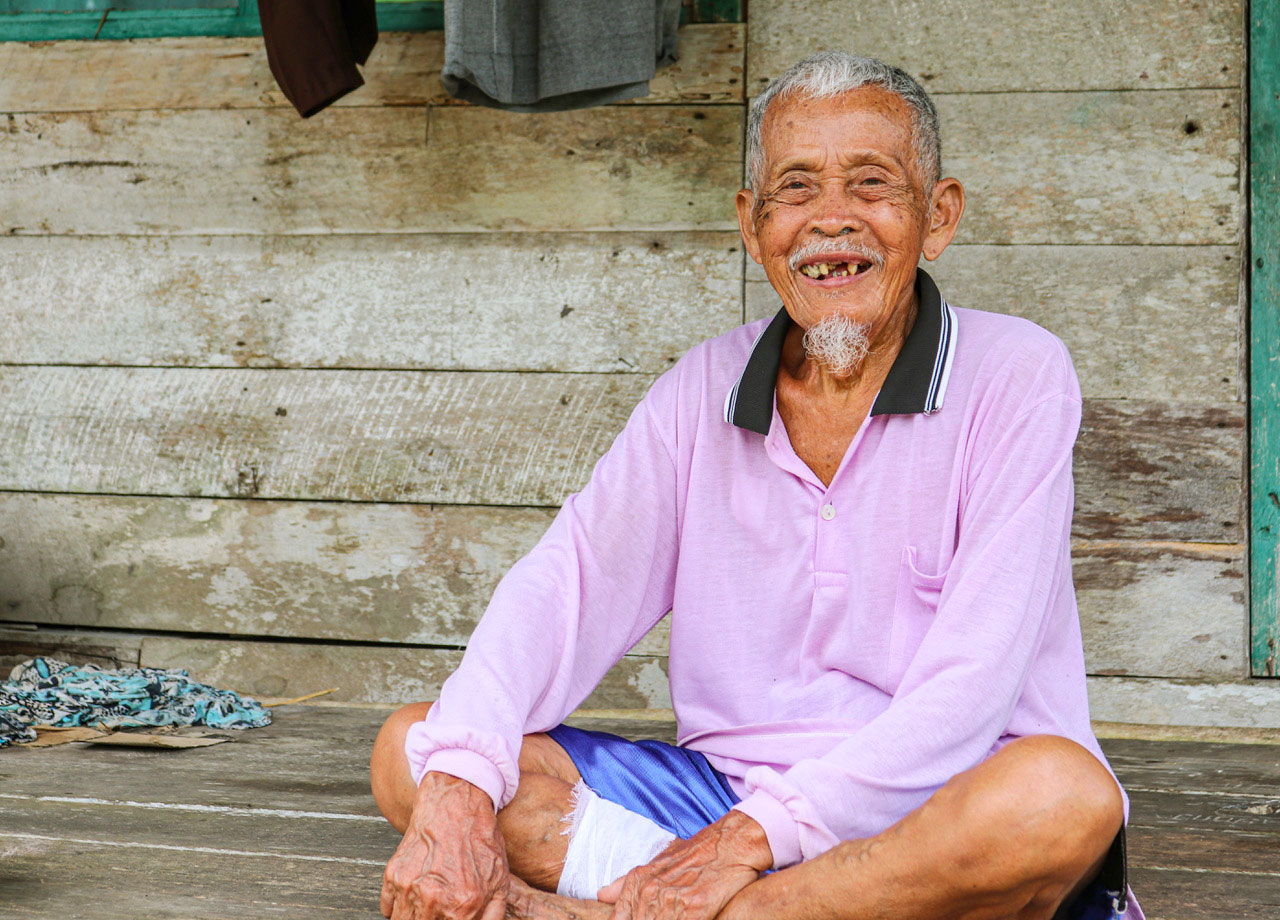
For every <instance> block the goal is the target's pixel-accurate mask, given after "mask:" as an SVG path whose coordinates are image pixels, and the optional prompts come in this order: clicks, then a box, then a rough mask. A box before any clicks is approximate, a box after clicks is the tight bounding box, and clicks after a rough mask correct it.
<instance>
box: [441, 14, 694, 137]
mask: <svg viewBox="0 0 1280 920" xmlns="http://www.w3.org/2000/svg"><path fill="white" fill-rule="evenodd" d="M679 24H680V0H627V2H622V3H620V2H618V0H445V4H444V71H443V73H442V74H441V76H442V79H443V80H444V85H445V89H447V90H448V91H449V92H450V93H452V94H453V95H454V96H456V97H457V98H459V99H465V100H466V101H467V102H474V103H478V104H480V105H487V106H492V107H494V108H501V109H508V110H510V111H513V112H558V111H562V110H564V109H581V108H586V107H587V106H592V105H604V104H605V103H607V102H618V101H619V100H622V99H632V98H635V97H637V96H644V95H647V94H648V92H649V80H650V79H651V78H652V77H653V74H654V71H655V70H656V69H657V68H658V67H660V66H662V65H664V64H669V63H671V62H673V61H674V60H675V59H676V28H677V27H678V26H679Z"/></svg>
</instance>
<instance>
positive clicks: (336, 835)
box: [0, 705, 1280, 920]
mask: <svg viewBox="0 0 1280 920" xmlns="http://www.w3.org/2000/svg"><path fill="white" fill-rule="evenodd" d="M387 713H388V709H387V708H386V707H363V706H362V707H356V706H334V705H291V706H284V707H280V708H278V709H277V710H276V711H275V716H276V720H275V723H274V724H273V725H271V726H270V727H268V728H264V729H256V730H251V731H248V732H243V733H238V734H236V735H235V736H234V740H233V741H232V742H231V743H226V744H220V745H216V746H213V747H207V748H200V749H192V750H140V749H134V748H118V747H100V746H91V745H82V744H66V745H61V746H58V747H50V748H40V749H24V748H22V747H18V746H14V747H10V748H7V749H2V750H0V918H23V920H55V918H56V920H76V918H85V920H104V918H127V920H159V918H183V920H214V918H219V920H221V918H253V920H260V918H264V917H280V918H294V917H296V918H307V920H313V918H317V917H324V918H335V920H346V918H352V920H355V918H369V920H374V918H377V917H378V916H379V913H378V890H379V885H380V879H381V873H382V868H383V865H384V864H385V862H386V860H387V858H388V857H389V856H390V855H391V853H392V852H393V851H394V849H395V846H396V843H397V842H398V840H399V837H398V835H397V834H396V833H395V831H394V830H392V829H391V828H390V827H389V826H388V825H386V824H385V823H384V822H383V821H382V819H381V818H380V817H379V816H378V812H377V809H376V808H375V807H374V804H373V799H372V797H371V796H370V794H369V787H368V776H367V762H368V755H369V750H370V747H371V745H372V743H373V738H374V735H375V734H376V732H377V730H378V726H379V725H380V724H381V722H382V720H383V719H384V718H385V717H386V715H387ZM578 724H582V725H584V726H587V727H593V728H602V729H606V730H611V731H616V732H619V733H621V734H626V735H628V736H631V737H641V736H646V737H665V738H668V739H670V738H672V736H673V733H674V727H673V724H672V723H671V722H670V721H668V720H665V719H662V718H653V717H652V716H648V715H645V714H643V713H620V712H600V713H597V714H595V715H593V716H591V717H584V718H582V719H580V720H578ZM1098 731H1099V734H1100V735H1102V736H1103V747H1104V748H1105V749H1106V752H1107V755H1108V756H1109V757H1110V758H1111V762H1112V763H1113V765H1114V766H1115V768H1116V771H1117V773H1119V775H1120V778H1121V780H1122V781H1123V782H1124V783H1125V785H1126V787H1127V788H1128V790H1129V794H1130V797H1131V800H1132V815H1133V816H1132V821H1131V823H1130V834H1129V841H1130V872H1131V879H1132V883H1133V887H1134V889H1135V890H1136V891H1137V893H1138V896H1139V898H1140V900H1141V901H1142V904H1143V906H1144V908H1145V909H1146V912H1147V916H1148V917H1150V918H1152V920H1245V918H1260V917H1275V916H1277V915H1278V913H1280V733H1277V732H1264V731H1260V730H1243V729H1178V728H1169V727H1161V728H1152V727H1148V726H1141V727H1139V726H1127V725H1116V724H1105V723H1103V724H1100V725H1099V726H1098Z"/></svg>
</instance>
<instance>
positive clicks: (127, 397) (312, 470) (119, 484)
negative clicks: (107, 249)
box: [0, 367, 650, 505]
mask: <svg viewBox="0 0 1280 920" xmlns="http://www.w3.org/2000/svg"><path fill="white" fill-rule="evenodd" d="M649 379H650V378H649V377H648V376H643V375H636V374H494V373H447V372H440V373H436V372H432V373H419V372H410V371H397V372H388V371H284V370H197V369H151V368H65V367H22V368H13V367H0V445H3V446H0V488H9V489H38V490H42V491H85V492H117V493H119V492H123V493H132V494H176V495H184V494H185V495H205V496H211V497H213V496H226V495H232V496H237V495H238V496H257V497H261V498H280V497H292V498H315V499H355V500H360V501H365V500H370V501H388V500H389V501H439V500H443V501H448V502H463V503H484V504H516V505H558V504H559V503H560V502H561V501H563V499H564V497H565V495H566V494H568V493H569V492H570V491H572V490H574V489H576V488H579V487H581V485H582V484H583V483H585V482H586V479H587V476H588V474H589V472H590V470H591V467H592V466H593V465H594V464H595V462H596V460H597V459H598V458H599V457H600V455H601V454H602V453H604V451H605V449H606V448H607V447H608V446H609V444H610V443H611V442H612V440H613V437H614V435H615V434H616V433H617V432H618V431H619V430H621V428H622V425H623V423H624V421H625V419H626V418H627V416H628V415H629V414H630V412H631V410H632V408H633V407H634V406H635V405H636V403H637V402H638V401H639V399H640V397H641V395H642V394H643V393H644V391H645V389H646V388H647V385H648V382H649ZM41 483H44V484H45V485H41ZM54 483H57V484H56V485H54Z"/></svg>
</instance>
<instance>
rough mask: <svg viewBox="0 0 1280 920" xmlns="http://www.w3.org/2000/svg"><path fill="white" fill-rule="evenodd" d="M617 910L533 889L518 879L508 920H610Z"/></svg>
mask: <svg viewBox="0 0 1280 920" xmlns="http://www.w3.org/2000/svg"><path fill="white" fill-rule="evenodd" d="M611 913H613V907H612V905H609V904H602V903H601V902H599V901H579V900H577V899H576V898H566V897H564V896H563V895H558V894H551V893H550V892H546V891H539V890H538V889H536V888H530V887H529V886H528V885H526V884H525V883H524V882H522V881H520V879H518V878H516V877H515V876H514V875H513V876H511V887H510V889H509V890H508V892H507V920H608V917H609V915H610V914H611Z"/></svg>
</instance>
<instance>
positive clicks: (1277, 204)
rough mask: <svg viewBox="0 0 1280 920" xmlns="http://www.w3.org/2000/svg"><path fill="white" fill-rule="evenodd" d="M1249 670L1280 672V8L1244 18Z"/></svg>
mask: <svg viewBox="0 0 1280 920" xmlns="http://www.w3.org/2000/svg"><path fill="white" fill-rule="evenodd" d="M1249 19H1250V24H1249V59H1250V67H1249V100H1250V101H1249V110H1250V123H1249V152H1250V169H1249V183H1250V195H1251V200H1252V210H1251V213H1252V217H1251V221H1250V228H1249V229H1250V237H1249V238H1250V259H1251V268H1252V273H1251V288H1250V290H1251V309H1250V319H1251V322H1250V330H1251V335H1250V348H1251V351H1250V359H1249V364H1250V388H1249V418H1250V429H1251V435H1252V437H1251V444H1250V451H1251V458H1250V474H1251V475H1250V481H1251V486H1252V488H1251V490H1250V491H1251V511H1252V514H1251V517H1250V534H1251V539H1250V559H1251V565H1250V570H1251V581H1250V588H1251V590H1250V596H1251V599H1252V603H1251V605H1250V606H1251V610H1250V621H1251V626H1252V634H1253V641H1252V645H1253V649H1252V651H1253V654H1252V669H1253V674H1254V675H1255V676H1258V677H1275V676H1277V672H1278V671H1280V0H1253V2H1252V3H1251V4H1250V13H1249Z"/></svg>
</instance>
